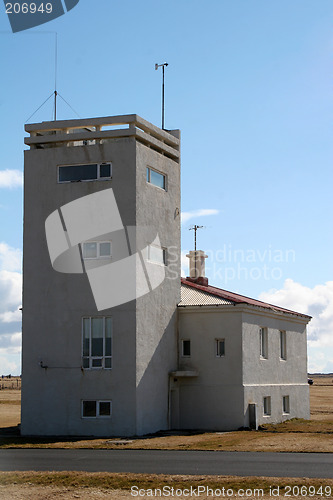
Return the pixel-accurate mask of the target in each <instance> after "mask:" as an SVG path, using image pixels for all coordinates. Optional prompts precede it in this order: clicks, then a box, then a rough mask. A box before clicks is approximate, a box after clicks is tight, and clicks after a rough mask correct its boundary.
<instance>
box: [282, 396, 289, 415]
mask: <svg viewBox="0 0 333 500" xmlns="http://www.w3.org/2000/svg"><path fill="white" fill-rule="evenodd" d="M282 409H283V413H285V414H288V413H290V402H289V396H283V398H282Z"/></svg>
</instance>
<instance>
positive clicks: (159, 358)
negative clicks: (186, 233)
mask: <svg viewBox="0 0 333 500" xmlns="http://www.w3.org/2000/svg"><path fill="white" fill-rule="evenodd" d="M26 131H27V132H28V133H30V137H28V138H26V139H25V142H26V144H27V145H28V146H30V149H29V150H27V151H25V177H24V178H25V188H24V258H23V279H24V283H23V346H22V434H24V435H37V434H39V435H95V436H103V435H134V434H138V435H140V434H145V433H148V432H154V431H157V430H160V429H166V428H168V425H169V423H168V414H169V411H168V410H169V409H168V377H169V375H168V374H169V372H170V371H172V370H174V369H176V366H177V339H176V328H177V326H176V315H177V311H176V310H177V304H178V302H179V300H180V153H179V149H180V134H179V131H170V132H167V131H164V130H161V129H159V128H158V127H155V126H154V125H152V124H151V123H149V122H147V121H145V120H143V119H142V118H140V117H139V116H137V115H126V116H115V117H105V118H92V119H82V120H81V119H80V120H66V121H54V122H43V123H39V124H32V125H27V126H26Z"/></svg>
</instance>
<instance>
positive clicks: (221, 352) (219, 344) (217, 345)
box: [215, 339, 225, 358]
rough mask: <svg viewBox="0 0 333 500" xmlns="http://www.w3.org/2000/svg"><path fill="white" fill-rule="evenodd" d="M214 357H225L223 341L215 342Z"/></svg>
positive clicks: (217, 340)
mask: <svg viewBox="0 0 333 500" xmlns="http://www.w3.org/2000/svg"><path fill="white" fill-rule="evenodd" d="M215 348H216V356H217V357H218V358H222V357H223V356H224V355H225V341H224V339H216V340H215Z"/></svg>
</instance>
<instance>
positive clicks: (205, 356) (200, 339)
mask: <svg viewBox="0 0 333 500" xmlns="http://www.w3.org/2000/svg"><path fill="white" fill-rule="evenodd" d="M182 339H185V340H186V339H188V340H191V357H188V358H185V357H182V355H181V342H182ZM216 339H225V356H223V357H217V356H216V344H215V341H216ZM241 352H242V324H241V314H239V313H237V312H236V311H235V309H234V307H233V306H231V307H229V306H226V307H223V312H222V311H220V310H219V308H217V307H215V306H212V307H208V306H206V307H204V308H194V307H185V308H179V370H187V371H189V370H192V371H193V370H196V371H198V376H197V377H190V378H187V377H184V378H182V377H177V381H176V382H173V384H172V389H173V390H178V391H179V404H180V406H179V427H180V428H183V429H187V428H188V429H210V430H229V429H235V428H238V427H241V426H242V425H243V388H242V358H241ZM174 411H176V412H177V409H175V408H173V409H172V412H174Z"/></svg>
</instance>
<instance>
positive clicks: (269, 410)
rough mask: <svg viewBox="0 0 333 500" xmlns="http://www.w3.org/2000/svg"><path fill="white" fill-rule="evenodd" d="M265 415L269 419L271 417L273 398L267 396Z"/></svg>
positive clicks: (265, 399)
mask: <svg viewBox="0 0 333 500" xmlns="http://www.w3.org/2000/svg"><path fill="white" fill-rule="evenodd" d="M264 415H265V416H267V417H268V416H270V415H271V397H270V396H266V397H265V398H264Z"/></svg>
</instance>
